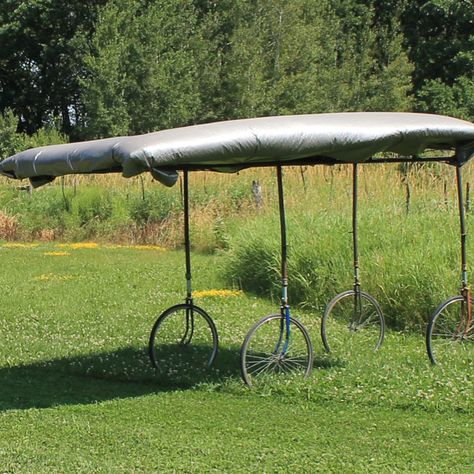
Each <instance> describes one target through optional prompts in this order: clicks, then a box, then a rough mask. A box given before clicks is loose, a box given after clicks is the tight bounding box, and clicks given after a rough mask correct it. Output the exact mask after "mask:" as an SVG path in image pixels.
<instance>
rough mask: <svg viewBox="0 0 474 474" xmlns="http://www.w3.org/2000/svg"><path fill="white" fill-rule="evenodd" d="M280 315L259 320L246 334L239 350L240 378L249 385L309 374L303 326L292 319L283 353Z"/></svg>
mask: <svg viewBox="0 0 474 474" xmlns="http://www.w3.org/2000/svg"><path fill="white" fill-rule="evenodd" d="M281 322H282V317H281V316H280V315H272V316H269V317H267V318H264V319H263V320H261V321H260V322H259V323H257V325H255V326H254V327H253V328H252V329H251V330H250V332H249V334H248V335H247V337H246V339H245V341H244V345H243V347H242V361H241V362H242V376H243V378H244V381H245V382H246V383H247V385H249V386H254V385H256V384H263V383H266V382H268V381H270V380H273V379H274V378H275V377H277V378H278V379H279V380H281V379H285V378H291V377H298V376H303V377H306V376H308V375H309V373H310V371H311V366H312V360H313V359H312V347H311V342H310V340H309V336H308V334H307V332H306V330H305V329H304V328H303V326H302V325H301V324H300V323H298V322H296V321H295V320H294V319H293V318H292V326H291V329H292V331H291V339H290V342H289V345H288V348H287V349H286V350H285V351H284V350H283V348H284V346H285V344H284V342H285V337H286V336H285V334H284V331H285V329H284V325H282V324H281Z"/></svg>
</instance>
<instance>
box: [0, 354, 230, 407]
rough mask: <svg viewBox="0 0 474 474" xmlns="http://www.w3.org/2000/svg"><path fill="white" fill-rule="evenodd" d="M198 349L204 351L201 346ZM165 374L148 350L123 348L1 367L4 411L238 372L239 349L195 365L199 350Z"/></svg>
mask: <svg viewBox="0 0 474 474" xmlns="http://www.w3.org/2000/svg"><path fill="white" fill-rule="evenodd" d="M198 352H199V350H198ZM190 355H191V357H188V356H187V355H186V354H185V355H184V356H183V355H182V354H181V359H180V360H181V362H180V364H179V366H177V365H176V364H174V365H173V367H172V368H169V369H168V370H167V371H168V372H169V373H168V374H163V373H161V372H159V371H157V370H155V369H153V368H152V367H151V364H150V361H149V359H148V354H147V351H146V350H145V349H142V350H140V349H137V348H123V349H117V350H115V351H109V352H101V353H95V354H90V355H83V356H76V357H69V358H60V359H52V360H47V361H41V362H38V363H32V364H28V365H20V366H16V367H8V368H1V369H0V412H2V411H6V410H13V409H28V408H48V407H53V406H57V405H76V404H88V403H96V402H101V401H105V400H112V399H117V398H128V397H138V396H142V395H146V394H151V393H159V392H167V391H171V390H176V389H191V388H193V387H194V386H196V385H198V384H199V383H202V382H219V381H222V380H223V379H225V378H228V377H238V376H239V351H238V349H235V350H233V349H220V350H219V353H218V355H217V358H216V360H215V362H214V364H213V366H212V367H206V366H204V367H203V366H200V365H198V364H196V359H194V360H193V359H192V358H195V357H196V349H194V350H193V352H192V353H191V354H190Z"/></svg>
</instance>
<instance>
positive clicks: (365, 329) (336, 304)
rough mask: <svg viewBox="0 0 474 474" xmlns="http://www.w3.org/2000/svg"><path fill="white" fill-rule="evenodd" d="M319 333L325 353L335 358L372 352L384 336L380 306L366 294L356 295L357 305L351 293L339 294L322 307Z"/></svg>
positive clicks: (378, 346) (352, 292)
mask: <svg viewBox="0 0 474 474" xmlns="http://www.w3.org/2000/svg"><path fill="white" fill-rule="evenodd" d="M321 334H322V339H323V344H324V346H325V349H326V351H327V352H330V353H331V354H333V355H335V356H338V357H343V358H353V357H357V356H358V355H362V354H366V353H368V352H372V351H376V350H377V349H379V348H380V346H381V344H382V342H383V336H384V320H383V316H382V312H381V310H380V307H379V305H378V304H377V302H376V301H375V300H374V299H373V298H371V297H370V296H369V295H367V294H366V293H360V298H359V300H358V302H356V299H355V294H354V291H350V292H346V293H341V294H340V295H338V296H336V297H335V298H334V299H333V300H332V301H331V302H330V303H329V305H328V307H327V308H326V311H325V313H324V316H323V322H322V327H321Z"/></svg>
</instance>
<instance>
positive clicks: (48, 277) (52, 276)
mask: <svg viewBox="0 0 474 474" xmlns="http://www.w3.org/2000/svg"><path fill="white" fill-rule="evenodd" d="M72 278H73V276H72V275H55V274H54V273H43V274H42V275H38V276H36V277H34V278H33V280H36V281H66V280H71V279H72Z"/></svg>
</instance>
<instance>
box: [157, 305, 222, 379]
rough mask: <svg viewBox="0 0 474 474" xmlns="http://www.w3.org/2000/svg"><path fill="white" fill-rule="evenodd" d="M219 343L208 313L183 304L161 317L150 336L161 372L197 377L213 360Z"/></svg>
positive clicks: (168, 374) (158, 368)
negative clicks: (197, 373)
mask: <svg viewBox="0 0 474 474" xmlns="http://www.w3.org/2000/svg"><path fill="white" fill-rule="evenodd" d="M217 344H218V342H217V332H216V330H215V326H214V323H213V322H212V320H211V318H210V317H209V316H208V315H207V313H205V312H204V311H203V310H201V309H200V308H197V307H190V306H186V305H179V306H176V307H172V308H170V309H168V310H167V311H165V312H164V313H163V314H162V315H161V316H160V317H159V318H158V320H157V322H156V323H155V326H154V327H153V330H152V332H151V335H150V343H149V352H150V358H151V361H152V364H153V365H154V366H155V367H156V369H157V370H158V371H159V372H160V374H162V375H166V376H170V377H173V376H178V375H182V376H186V375H193V376H194V375H196V372H201V371H205V370H206V369H207V368H208V367H209V366H210V365H211V364H212V363H213V361H214V359H215V356H216V354H217Z"/></svg>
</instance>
